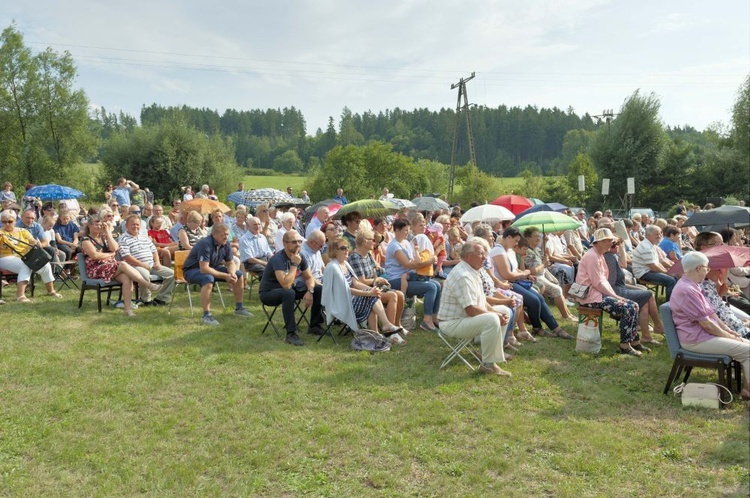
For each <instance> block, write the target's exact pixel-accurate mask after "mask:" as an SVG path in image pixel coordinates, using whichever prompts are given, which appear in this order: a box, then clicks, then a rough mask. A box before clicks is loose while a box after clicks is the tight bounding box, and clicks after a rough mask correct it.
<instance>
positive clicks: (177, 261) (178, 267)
mask: <svg viewBox="0 0 750 498" xmlns="http://www.w3.org/2000/svg"><path fill="white" fill-rule="evenodd" d="M188 254H190V251H175V252H174V279H175V280H176V281H184V280H185V275H184V274H183V273H182V267H183V266H185V260H186V259H187V257H188Z"/></svg>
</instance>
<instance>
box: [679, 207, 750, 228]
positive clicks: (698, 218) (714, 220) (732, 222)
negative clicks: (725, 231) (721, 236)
mask: <svg viewBox="0 0 750 498" xmlns="http://www.w3.org/2000/svg"><path fill="white" fill-rule="evenodd" d="M704 225H720V226H723V227H730V226H731V227H746V226H748V225H750V208H746V207H744V206H729V205H724V206H721V207H717V208H714V209H709V210H707V211H701V212H700V213H695V214H694V215H693V216H691V217H690V218H689V219H688V220H687V221H686V222H685V226H689V227H690V226H704Z"/></svg>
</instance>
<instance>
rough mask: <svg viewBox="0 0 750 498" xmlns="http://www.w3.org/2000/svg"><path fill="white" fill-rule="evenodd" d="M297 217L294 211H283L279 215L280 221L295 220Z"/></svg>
mask: <svg viewBox="0 0 750 498" xmlns="http://www.w3.org/2000/svg"><path fill="white" fill-rule="evenodd" d="M296 218H297V217H296V216H294V214H292V213H288V212H287V213H281V216H279V221H280V222H281V223H286V222H287V221H294V220H295V219H296Z"/></svg>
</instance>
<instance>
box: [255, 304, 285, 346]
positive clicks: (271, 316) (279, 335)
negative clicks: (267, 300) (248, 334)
mask: <svg viewBox="0 0 750 498" xmlns="http://www.w3.org/2000/svg"><path fill="white" fill-rule="evenodd" d="M279 306H281V305H278V306H274V307H273V310H271V313H268V308H266V305H265V304H261V308H262V309H263V313H265V314H266V318H268V321H267V322H266V325H265V326H264V327H263V330H261V332H260V333H261V334H265V333H266V330H267V329H268V326H269V325H271V327H272V328H273V331H274V332H276V337H278V338H281V334H279V330H278V329H277V328H276V324H275V323H273V316H274V315H275V314H276V310H277V309H279Z"/></svg>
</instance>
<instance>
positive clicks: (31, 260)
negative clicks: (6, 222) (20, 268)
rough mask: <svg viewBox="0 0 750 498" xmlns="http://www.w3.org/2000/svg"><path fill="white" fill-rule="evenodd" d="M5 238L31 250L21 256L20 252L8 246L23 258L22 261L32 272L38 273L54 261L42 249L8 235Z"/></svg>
mask: <svg viewBox="0 0 750 498" xmlns="http://www.w3.org/2000/svg"><path fill="white" fill-rule="evenodd" d="M5 236H6V237H8V238H9V239H11V240H15V241H16V242H20V243H21V244H24V245H27V246H29V247H30V248H31V249H29V250H28V252H27V253H26V254H21V253H20V252H18V251H16V249H15V248H14V247H13V246H11V245H8V247H10V249H11V251H13V252H14V253H16V254H18V256H19V257H20V258H21V261H23V264H25V265H26V266H28V267H29V269H30V270H31V271H32V272H38V271H39V270H41V269H42V268H44V265H46V264H47V263H49V262H50V261H52V256H50V255H49V253H48V252H47V251H45V250H44V249H43V248H42V247H40V246H35V245H32V244H29V243H27V242H24V241H23V240H20V239H17V238H15V237H13V236H10V235H7V234H6V235H5Z"/></svg>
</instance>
